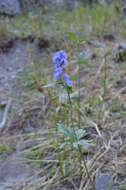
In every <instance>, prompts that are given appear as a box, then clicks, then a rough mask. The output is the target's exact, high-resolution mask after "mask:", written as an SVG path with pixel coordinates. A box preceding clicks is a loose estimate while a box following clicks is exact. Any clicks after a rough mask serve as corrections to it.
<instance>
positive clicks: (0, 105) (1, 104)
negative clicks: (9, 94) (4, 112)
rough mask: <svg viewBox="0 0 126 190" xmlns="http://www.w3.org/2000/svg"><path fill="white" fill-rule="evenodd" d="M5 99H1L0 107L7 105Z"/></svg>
mask: <svg viewBox="0 0 126 190" xmlns="http://www.w3.org/2000/svg"><path fill="white" fill-rule="evenodd" d="M7 103H8V102H7V100H3V101H1V102H0V107H2V108H4V107H5V106H6V105H7Z"/></svg>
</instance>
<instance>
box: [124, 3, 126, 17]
mask: <svg viewBox="0 0 126 190" xmlns="http://www.w3.org/2000/svg"><path fill="white" fill-rule="evenodd" d="M123 14H124V16H126V5H125V6H124V7H123Z"/></svg>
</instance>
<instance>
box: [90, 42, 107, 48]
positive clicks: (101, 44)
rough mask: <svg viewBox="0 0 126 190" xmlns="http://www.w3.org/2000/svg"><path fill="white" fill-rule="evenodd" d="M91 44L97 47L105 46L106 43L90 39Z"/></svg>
mask: <svg viewBox="0 0 126 190" xmlns="http://www.w3.org/2000/svg"><path fill="white" fill-rule="evenodd" d="M89 45H93V46H94V47H96V48H105V47H106V46H105V44H104V43H102V42H99V41H96V40H93V41H90V42H89Z"/></svg>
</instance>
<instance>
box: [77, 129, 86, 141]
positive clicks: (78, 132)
mask: <svg viewBox="0 0 126 190" xmlns="http://www.w3.org/2000/svg"><path fill="white" fill-rule="evenodd" d="M85 135H86V131H85V130H83V129H78V130H77V131H76V136H77V139H78V140H80V139H81V138H83V137H84V136H85Z"/></svg>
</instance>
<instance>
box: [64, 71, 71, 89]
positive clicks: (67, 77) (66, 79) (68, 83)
mask: <svg viewBox="0 0 126 190" xmlns="http://www.w3.org/2000/svg"><path fill="white" fill-rule="evenodd" d="M64 80H65V82H66V84H67V85H68V86H70V87H72V81H71V80H70V77H69V76H68V75H67V74H64Z"/></svg>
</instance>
